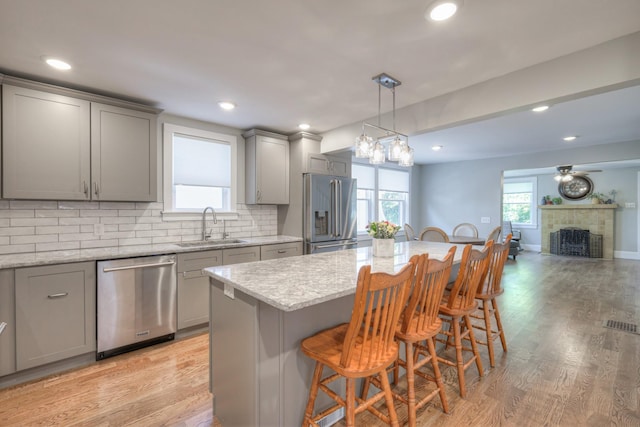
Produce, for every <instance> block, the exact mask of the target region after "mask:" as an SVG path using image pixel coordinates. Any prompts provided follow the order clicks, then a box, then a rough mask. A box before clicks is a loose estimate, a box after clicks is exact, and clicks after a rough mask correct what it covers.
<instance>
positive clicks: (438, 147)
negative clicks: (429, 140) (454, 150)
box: [431, 145, 442, 151]
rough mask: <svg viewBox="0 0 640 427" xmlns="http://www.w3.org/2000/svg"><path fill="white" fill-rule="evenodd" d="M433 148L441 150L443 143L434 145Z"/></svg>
mask: <svg viewBox="0 0 640 427" xmlns="http://www.w3.org/2000/svg"><path fill="white" fill-rule="evenodd" d="M431 149H432V150H433V151H440V150H442V145H434V146H432V147H431Z"/></svg>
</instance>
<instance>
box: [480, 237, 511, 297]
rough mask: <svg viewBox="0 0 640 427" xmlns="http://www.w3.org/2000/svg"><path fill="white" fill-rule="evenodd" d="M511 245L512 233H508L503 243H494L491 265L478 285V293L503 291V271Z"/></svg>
mask: <svg viewBox="0 0 640 427" xmlns="http://www.w3.org/2000/svg"><path fill="white" fill-rule="evenodd" d="M510 245H511V234H508V235H507V238H506V239H505V240H504V242H503V243H496V242H494V243H493V247H492V249H491V256H490V260H489V267H488V268H487V273H486V274H485V276H484V277H483V278H482V280H481V282H480V285H479V286H478V291H477V295H485V296H490V295H499V294H501V293H502V287H501V283H502V272H503V271H504V263H505V262H506V261H507V258H508V257H509V248H510Z"/></svg>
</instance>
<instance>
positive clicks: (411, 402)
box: [404, 342, 416, 427]
mask: <svg viewBox="0 0 640 427" xmlns="http://www.w3.org/2000/svg"><path fill="white" fill-rule="evenodd" d="M404 346H405V347H404V348H405V360H406V361H407V394H408V399H407V404H408V406H409V409H408V411H409V427H415V425H416V390H415V376H414V372H413V371H414V367H413V366H414V364H413V362H414V359H413V343H412V342H405V343H404Z"/></svg>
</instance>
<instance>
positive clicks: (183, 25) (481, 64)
mask: <svg viewBox="0 0 640 427" xmlns="http://www.w3.org/2000/svg"><path fill="white" fill-rule="evenodd" d="M429 1H430V0H419V1H416V0H403V1H396V2H392V1H388V0H385V1H381V0H366V1H365V0H349V1H344V0H324V1H313V2H312V1H299V0H269V1H258V0H253V1H250V0H244V1H238V0H215V1H214V0H181V1H177V0H136V1H131V0H109V1H104V0H28V1H25V0H0V71H3V72H5V73H7V74H13V75H17V76H25V77H31V78H35V79H38V80H43V81H46V82H51V83H59V84H63V85H66V86H71V87H75V88H79V89H88V90H92V91H98V92H100V93H104V94H110V95H116V96H119V97H127V98H129V99H132V100H137V101H141V102H145V103H148V104H151V105H155V106H158V107H160V108H162V109H164V110H165V111H166V112H168V113H172V114H176V115H181V116H186V117H191V118H194V119H198V120H203V121H207V122H214V123H219V124H222V125H227V126H231V127H235V128H239V129H249V128H253V127H260V128H264V129H269V130H274V131H277V132H282V133H285V134H290V133H293V132H295V131H297V130H298V129H297V128H296V126H297V124H298V123H301V122H308V123H310V124H311V129H310V131H311V132H314V133H323V132H326V131H328V130H331V129H334V128H337V127H340V126H342V125H345V124H349V123H355V122H358V121H360V120H363V119H365V118H369V117H372V116H375V115H376V114H377V108H378V103H377V101H378V92H377V86H376V85H375V84H374V83H372V82H371V77H372V76H374V75H376V74H379V73H381V72H387V73H389V74H390V75H392V76H394V77H396V78H398V79H399V80H401V81H402V86H400V87H399V88H398V89H397V108H401V107H404V106H407V105H411V104H415V103H417V102H420V101H424V100H426V99H430V98H432V97H435V96H438V95H442V94H444V93H448V92H451V91H455V90H458V89H460V88H463V87H466V86H469V85H472V84H476V83H479V82H482V81H485V80H488V79H491V78H495V77H498V76H501V75H504V74H507V73H510V72H513V71H516V70H519V69H523V68H525V67H529V66H531V65H534V64H537V63H541V62H544V61H548V60H551V59H553V58H557V57H560V56H564V55H566V54H569V53H572V52H575V51H578V50H581V49H585V48H588V47H591V46H594V45H597V44H599V43H602V42H605V41H608V40H611V39H614V38H617V37H621V36H624V35H627V34H631V33H634V32H637V31H639V30H640V1H638V0H562V1H558V0H536V1H531V0H509V1H505V0H466V1H465V2H464V5H463V7H462V8H461V10H460V12H459V14H458V15H457V16H456V17H455V18H454V19H453V20H451V21H449V22H444V23H433V22H428V21H426V20H425V19H424V18H423V12H424V10H425V8H426V6H427V5H428V3H429ZM43 55H49V56H59V57H61V58H64V59H66V60H67V61H69V62H70V63H71V64H72V65H73V69H72V70H71V71H68V72H65V73H61V72H57V71H54V70H52V69H49V68H48V67H47V66H46V65H44V63H43V62H42V61H41V57H42V56H43ZM598 97H603V98H601V99H600V100H598V102H595V103H594V102H590V100H586V99H585V100H584V101H580V100H578V101H572V102H569V103H566V105H565V104H562V105H556V106H554V107H553V108H552V109H551V110H549V112H547V113H545V115H540V116H536V117H534V116H532V115H528V114H527V113H517V114H512V115H509V116H507V117H501V118H496V119H492V120H490V121H487V122H484V123H477V124H470V125H466V126H461V127H458V128H456V130H442V131H438V132H433V133H431V134H428V135H426V136H424V138H426V140H425V142H424V143H420V144H415V143H413V142H412V145H413V146H414V147H417V146H418V145H419V147H420V149H422V147H430V146H431V145H433V144H434V143H438V144H442V145H445V150H443V151H442V152H441V153H442V154H441V155H440V156H439V159H440V160H439V161H454V160H465V159H471V158H478V157H494V156H495V155H496V154H497V155H507V154H509V153H513V154H516V153H522V152H527V151H531V150H535V151H542V150H546V149H549V148H553V147H556V148H561V147H558V145H557V144H558V138H557V137H556V136H557V134H565V133H578V134H580V135H582V139H581V143H583V144H591V143H596V142H594V141H599V142H597V143H603V142H615V141H620V140H629V139H640V136H639V135H638V126H630V125H631V124H632V122H633V123H638V118H639V117H638V114H640V108H638V104H640V101H639V95H638V89H634V90H633V91H631V92H628V93H625V94H622V95H621V97H622V100H620V99H618V98H617V97H616V96H615V95H614V94H605V95H599V96H598ZM219 100H231V101H233V102H235V103H237V105H238V108H237V109H236V110H234V111H232V112H224V111H221V110H220V109H219V108H218V106H217V102H218V101H219ZM619 102H623V103H624V105H625V108H624V109H623V108H620V105H619V104H618V103H619ZM630 105H631V106H633V108H629V106H630ZM576 109H578V110H576ZM388 110H390V106H388V105H385V106H383V112H384V111H388ZM576 111H578V112H579V113H576ZM612 113H614V114H612ZM580 118H583V119H584V120H583V121H582V122H580V120H579V119H580ZM541 123H542V124H543V126H541V125H540V124H541ZM539 131H542V133H540V132H539ZM412 140H417V141H420V139H419V138H412ZM614 140H615V141H614ZM514 141H518V142H517V143H514ZM427 155H429V156H430V153H428V154H427ZM421 156H422V154H420V153H417V156H416V157H417V162H418V163H421V160H420V159H421ZM430 157H433V156H430ZM425 158H426V157H425ZM424 162H425V163H426V160H425V161H424Z"/></svg>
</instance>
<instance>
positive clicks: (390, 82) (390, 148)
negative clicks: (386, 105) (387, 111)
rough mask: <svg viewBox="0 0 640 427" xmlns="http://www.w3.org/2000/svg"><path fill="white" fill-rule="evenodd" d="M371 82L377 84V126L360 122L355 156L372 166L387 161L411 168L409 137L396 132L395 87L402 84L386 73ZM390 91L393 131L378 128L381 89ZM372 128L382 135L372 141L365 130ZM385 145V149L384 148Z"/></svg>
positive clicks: (411, 154)
mask: <svg viewBox="0 0 640 427" xmlns="http://www.w3.org/2000/svg"><path fill="white" fill-rule="evenodd" d="M372 80H373V81H374V82H376V83H378V124H377V125H374V124H371V123H367V122H362V134H361V135H360V136H358V137H357V138H356V145H355V156H356V157H359V158H368V159H369V163H371V164H372V165H380V164H383V163H384V162H385V160H387V159H388V160H389V161H392V162H398V165H400V166H406V167H409V166H413V148H411V147H409V137H408V136H407V135H405V134H402V133H400V132H396V86H400V85H401V84H402V82H400V80H397V79H394V78H393V77H391V76H390V75H388V74H386V73H382V74H378V75H377V76H375V77H373V78H372ZM383 86H384V87H386V88H387V89H390V90H391V93H392V94H393V130H391V129H386V128H383V127H382V126H380V100H381V94H382V87H383ZM367 128H372V129H375V130H376V131H378V132H381V133H382V134H383V135H382V136H379V137H377V138H376V139H374V138H373V137H371V136H369V135H367V132H366V129H367ZM385 144H387V147H386V148H385Z"/></svg>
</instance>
